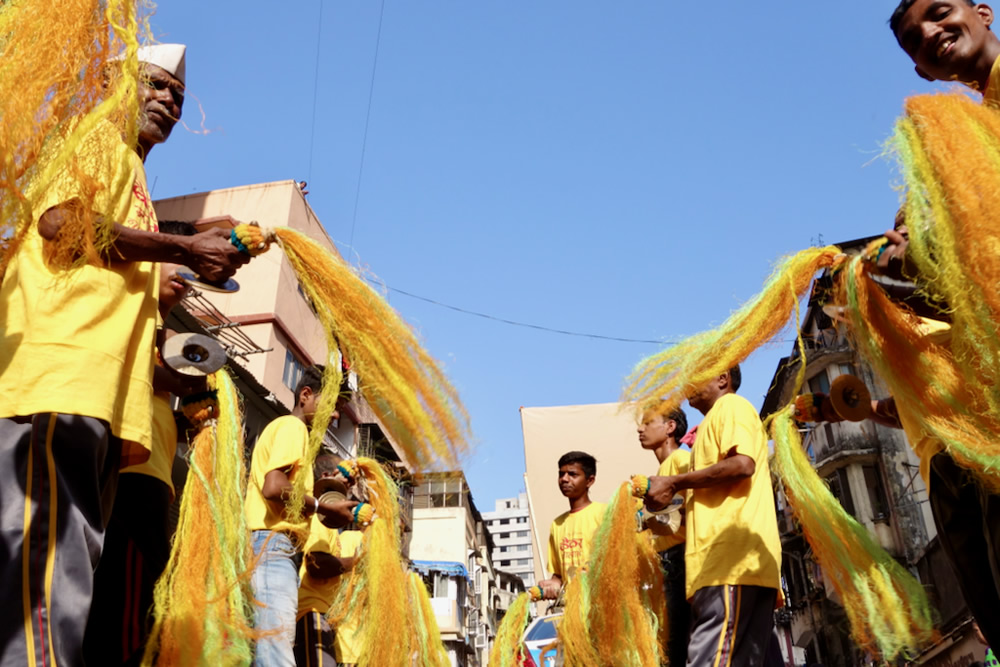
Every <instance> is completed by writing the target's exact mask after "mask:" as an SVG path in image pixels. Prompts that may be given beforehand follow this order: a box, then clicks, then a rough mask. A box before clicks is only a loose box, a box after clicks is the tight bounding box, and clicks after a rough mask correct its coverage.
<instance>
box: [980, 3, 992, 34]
mask: <svg viewBox="0 0 1000 667" xmlns="http://www.w3.org/2000/svg"><path fill="white" fill-rule="evenodd" d="M976 13H977V14H979V20H980V21H982V22H983V25H985V26H986V27H987V28H989V27H990V26H991V25H993V8H992V7H990V6H989V5H987V4H986V3H985V2H980V3H979V4H978V5H976Z"/></svg>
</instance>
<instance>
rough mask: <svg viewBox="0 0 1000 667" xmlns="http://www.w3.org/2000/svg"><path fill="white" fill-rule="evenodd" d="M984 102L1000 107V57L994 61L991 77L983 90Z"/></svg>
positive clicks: (990, 105)
mask: <svg viewBox="0 0 1000 667" xmlns="http://www.w3.org/2000/svg"><path fill="white" fill-rule="evenodd" d="M983 104H985V105H986V106H988V107H994V108H997V109H1000V58H997V59H996V60H994V61H993V67H992V68H991V69H990V79H989V81H988V82H987V84H986V90H985V91H983Z"/></svg>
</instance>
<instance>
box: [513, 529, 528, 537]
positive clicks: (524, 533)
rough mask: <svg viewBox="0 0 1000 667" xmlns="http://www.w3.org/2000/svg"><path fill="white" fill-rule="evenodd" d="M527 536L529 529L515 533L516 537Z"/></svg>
mask: <svg viewBox="0 0 1000 667" xmlns="http://www.w3.org/2000/svg"><path fill="white" fill-rule="evenodd" d="M527 536H528V531H526V530H525V531H522V532H519V533H516V534H515V537H527Z"/></svg>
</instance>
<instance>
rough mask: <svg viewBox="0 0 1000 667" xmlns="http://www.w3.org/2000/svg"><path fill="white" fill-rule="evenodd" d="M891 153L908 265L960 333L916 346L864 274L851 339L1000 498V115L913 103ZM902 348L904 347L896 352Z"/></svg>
mask: <svg viewBox="0 0 1000 667" xmlns="http://www.w3.org/2000/svg"><path fill="white" fill-rule="evenodd" d="M891 148H892V150H893V151H894V152H895V154H896V155H897V157H898V160H899V164H900V169H901V172H902V178H903V183H904V186H905V189H906V199H905V205H904V211H905V215H906V223H907V227H908V229H909V232H910V245H909V248H908V250H907V259H908V261H912V263H913V264H914V265H915V267H916V269H917V273H918V281H919V284H920V286H921V287H922V288H923V289H924V291H925V292H926V293H927V294H928V295H929V296H931V297H934V298H936V299H941V300H943V301H945V302H946V303H947V304H948V315H949V317H950V319H951V320H952V324H953V326H952V328H951V335H950V340H948V341H945V342H941V343H939V344H937V345H934V344H933V343H932V342H930V341H920V340H918V339H919V338H920V336H918V335H917V334H919V333H920V332H919V331H916V330H915V325H914V321H915V320H914V318H913V317H912V316H910V315H909V314H908V313H905V312H903V311H901V310H900V309H899V308H897V307H893V309H892V311H890V312H888V313H886V316H885V317H882V316H881V315H882V314H881V313H877V312H875V307H876V306H875V304H876V303H882V302H884V301H885V299H884V298H882V297H881V296H880V295H876V294H875V290H874V289H871V288H870V285H868V284H867V282H866V280H865V279H866V276H865V275H864V273H863V269H862V267H860V266H859V267H857V268H856V270H855V271H853V272H852V273H851V274H850V275H849V276H848V277H847V278H849V279H850V283H849V284H848V285H846V286H845V289H846V290H848V293H847V298H848V306H849V310H850V311H853V312H851V316H852V320H851V322H852V332H853V333H854V334H855V336H856V337H857V338H858V339H859V341H860V342H861V343H862V348H863V350H864V352H865V353H866V356H868V358H869V359H870V360H872V361H873V363H874V364H875V365H876V366H877V367H878V369H879V371H880V373H881V374H882V376H883V378H884V379H885V380H886V382H887V384H888V385H889V388H890V389H891V390H892V392H893V395H894V396H896V398H897V402H899V403H900V407H901V409H906V407H907V405H911V406H916V405H920V406H921V408H920V409H919V410H912V413H913V416H914V417H916V419H917V420H918V421H919V426H920V427H921V429H922V430H923V431H924V432H925V433H927V434H928V435H932V436H934V437H937V438H938V439H940V440H941V441H942V442H943V443H944V445H945V447H946V448H947V449H948V452H949V453H950V454H951V455H952V456H954V457H955V458H956V460H958V461H959V462H960V463H961V464H962V465H964V466H966V467H968V468H970V469H972V470H973V471H974V472H976V473H977V474H979V475H980V477H981V478H982V479H983V480H984V481H985V482H986V483H987V484H989V485H990V486H991V487H992V488H994V489H997V488H1000V479H998V478H1000V473H998V470H1000V443H998V442H997V439H996V437H995V434H996V433H997V432H998V431H997V424H998V423H1000V294H998V293H997V289H996V285H997V284H998V281H1000V254H998V251H1000V228H998V226H997V224H996V211H997V210H998V209H997V208H996V207H997V206H1000V153H998V150H1000V114H998V112H997V111H996V110H994V109H990V108H986V107H983V106H980V105H978V104H975V103H974V102H973V101H971V100H970V99H968V98H967V97H965V96H964V95H958V94H947V95H923V96H917V97H913V98H910V99H908V100H907V102H906V115H905V116H904V117H903V118H901V119H900V120H899V122H898V123H897V126H896V131H895V134H894V136H893V140H892V142H891ZM850 290H853V291H850ZM851 299H854V301H851ZM889 327H903V332H902V333H897V332H894V331H892V330H890V329H889ZM924 338H926V336H925V337H924ZM900 339H905V341H904V342H906V345H905V346H904V347H903V348H899V347H896V345H897V344H898V343H899V342H900ZM914 354H924V355H926V356H925V357H916V356H913V355H914ZM927 402H930V403H931V405H927V404H925V403H927ZM911 435H912V434H911Z"/></svg>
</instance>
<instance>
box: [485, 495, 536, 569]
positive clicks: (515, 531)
mask: <svg viewBox="0 0 1000 667" xmlns="http://www.w3.org/2000/svg"><path fill="white" fill-rule="evenodd" d="M529 515H530V512H529V510H528V494H527V493H519V494H518V495H517V497H515V498H501V499H500V500H497V501H495V509H494V510H493V511H492V512H483V521H484V522H485V523H486V529H487V530H489V532H490V534H491V535H492V536H493V543H494V544H495V545H496V548H495V549H494V550H493V554H492V557H493V564H494V565H495V566H496V568H497V569H498V570H500V571H502V572H509V573H510V574H513V575H516V576H518V577H520V578H521V581H522V582H524V586H525V587H528V586H534V585H535V566H534V561H533V551H532V546H531V526H530V522H531V519H530V516H529Z"/></svg>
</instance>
